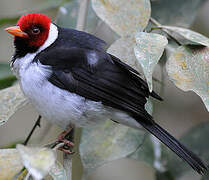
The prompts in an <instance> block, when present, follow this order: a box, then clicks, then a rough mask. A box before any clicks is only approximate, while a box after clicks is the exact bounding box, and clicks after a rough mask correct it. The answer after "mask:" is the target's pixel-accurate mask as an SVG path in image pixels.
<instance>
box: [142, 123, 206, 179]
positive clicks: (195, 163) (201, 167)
mask: <svg viewBox="0 0 209 180" xmlns="http://www.w3.org/2000/svg"><path fill="white" fill-rule="evenodd" d="M140 124H141V125H142V126H143V127H144V128H145V129H147V130H148V131H149V132H150V133H151V134H153V135H154V136H155V137H157V138H158V139H159V140H160V141H161V142H162V143H163V144H165V145H166V146H167V147H169V148H170V149H171V150H172V151H173V152H175V153H176V154H177V155H178V156H179V157H180V158H181V159H183V160H185V161H186V162H187V163H188V164H189V165H190V166H191V167H192V168H193V169H194V170H195V171H197V172H198V173H199V174H202V175H203V174H204V173H205V172H206V171H208V167H207V166H206V165H205V164H204V163H203V162H202V160H201V159H200V158H199V157H198V156H197V155H195V154H194V153H193V152H191V151H190V150H188V149H187V148H186V147H185V146H184V145H182V144H181V143H180V142H179V141H178V140H177V139H175V138H174V137H173V136H171V135H170V134H169V133H168V132H167V131H166V130H165V129H163V128H162V127H160V126H159V125H158V124H156V123H155V122H153V123H150V124H148V123H144V122H141V121H140Z"/></svg>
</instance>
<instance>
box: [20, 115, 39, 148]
mask: <svg viewBox="0 0 209 180" xmlns="http://www.w3.org/2000/svg"><path fill="white" fill-rule="evenodd" d="M37 126H38V127H41V116H40V115H39V116H38V119H37V120H36V123H35V124H34V126H33V128H32V130H31V131H30V133H29V135H28V137H27V138H26V140H25V142H24V143H23V145H25V146H26V145H27V144H28V142H29V140H30V138H31V136H32V135H33V133H34V131H35V129H36V127H37Z"/></svg>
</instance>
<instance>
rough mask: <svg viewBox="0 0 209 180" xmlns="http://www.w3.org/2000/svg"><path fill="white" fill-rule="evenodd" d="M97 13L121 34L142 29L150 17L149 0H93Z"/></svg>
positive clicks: (128, 33) (129, 33)
mask: <svg viewBox="0 0 209 180" xmlns="http://www.w3.org/2000/svg"><path fill="white" fill-rule="evenodd" d="M92 6H93V9H94V10H95V12H96V14H97V15H98V16H99V17H100V18H101V19H102V20H103V21H105V22H106V23H107V24H108V25H109V26H110V27H111V28H112V29H113V30H114V31H115V32H117V33H118V34H119V35H121V36H126V35H132V34H135V33H136V32H137V31H142V30H143V29H144V28H145V27H146V26H147V23H148V21H149V18H150V13H151V8H150V1H149V0H129V1H126V0H92Z"/></svg>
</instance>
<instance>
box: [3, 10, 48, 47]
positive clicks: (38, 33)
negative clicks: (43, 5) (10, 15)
mask: <svg viewBox="0 0 209 180" xmlns="http://www.w3.org/2000/svg"><path fill="white" fill-rule="evenodd" d="M50 24H51V20H50V18H49V17H48V16H46V15H44V14H39V13H32V14H27V15H23V16H22V17H21V18H20V19H19V20H18V22H17V26H14V27H9V28H6V29H5V30H6V31H7V32H9V33H10V34H12V35H14V36H15V39H20V40H21V41H24V42H25V43H26V44H27V45H28V46H29V47H40V46H42V45H43V44H44V42H45V41H46V40H47V38H48V35H49V30H50Z"/></svg>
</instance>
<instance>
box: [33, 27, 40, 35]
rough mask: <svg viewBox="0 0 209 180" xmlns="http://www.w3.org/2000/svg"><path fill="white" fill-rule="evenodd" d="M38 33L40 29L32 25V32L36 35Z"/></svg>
mask: <svg viewBox="0 0 209 180" xmlns="http://www.w3.org/2000/svg"><path fill="white" fill-rule="evenodd" d="M39 33H40V29H39V28H37V27H34V28H33V29H32V34H35V35H37V34H39Z"/></svg>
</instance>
